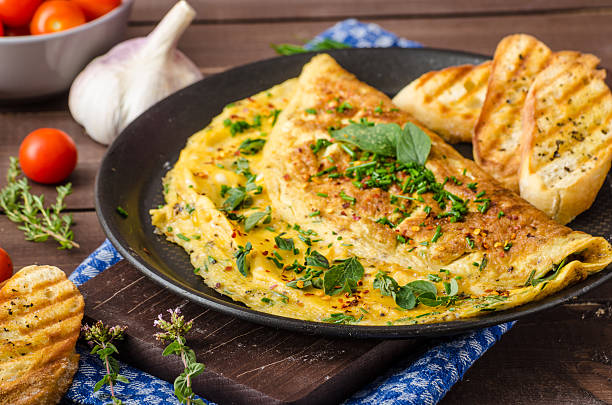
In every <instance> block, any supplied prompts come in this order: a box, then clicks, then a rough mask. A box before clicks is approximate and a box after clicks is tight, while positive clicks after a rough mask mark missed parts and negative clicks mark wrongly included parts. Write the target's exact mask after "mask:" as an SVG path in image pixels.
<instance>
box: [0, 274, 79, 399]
mask: <svg viewBox="0 0 612 405" xmlns="http://www.w3.org/2000/svg"><path fill="white" fill-rule="evenodd" d="M84 307H85V304H84V301H83V296H81V294H80V293H79V290H77V288H76V287H75V286H74V284H72V282H70V281H69V280H68V279H66V275H65V274H64V272H63V271H61V270H60V269H58V268H57V267H52V266H29V267H25V268H23V269H21V270H20V271H19V272H17V273H16V274H15V275H13V277H11V278H10V279H9V280H8V281H7V282H5V283H4V284H3V285H2V286H1V288H0V404H2V405H4V404H11V405H14V404H55V403H58V402H59V400H60V399H61V397H62V396H63V394H64V393H65V392H66V390H67V389H68V387H69V386H70V384H71V381H72V377H73V376H74V373H75V372H76V369H77V367H78V358H79V356H78V355H77V354H76V353H75V351H74V346H75V343H76V341H77V338H78V337H79V333H80V329H81V319H82V318H83V309H84Z"/></svg>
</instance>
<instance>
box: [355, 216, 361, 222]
mask: <svg viewBox="0 0 612 405" xmlns="http://www.w3.org/2000/svg"><path fill="white" fill-rule="evenodd" d="M360 219H361V217H360V216H358V215H353V220H354V221H359V220H360Z"/></svg>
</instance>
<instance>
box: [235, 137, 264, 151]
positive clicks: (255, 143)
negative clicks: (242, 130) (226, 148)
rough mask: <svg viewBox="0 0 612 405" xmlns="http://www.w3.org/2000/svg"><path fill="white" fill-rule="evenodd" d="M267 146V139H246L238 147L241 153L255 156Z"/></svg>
mask: <svg viewBox="0 0 612 405" xmlns="http://www.w3.org/2000/svg"><path fill="white" fill-rule="evenodd" d="M265 144H266V140H265V139H251V138H249V139H245V140H244V141H243V142H242V143H241V144H240V146H239V147H238V150H240V152H242V153H244V154H245V155H254V154H256V153H257V152H259V151H260V150H261V149H262V148H263V147H264V145H265Z"/></svg>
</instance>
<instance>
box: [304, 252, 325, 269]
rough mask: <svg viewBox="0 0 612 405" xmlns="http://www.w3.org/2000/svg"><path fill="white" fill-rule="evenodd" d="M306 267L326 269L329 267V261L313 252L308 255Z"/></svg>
mask: <svg viewBox="0 0 612 405" xmlns="http://www.w3.org/2000/svg"><path fill="white" fill-rule="evenodd" d="M306 265H307V266H312V267H323V268H325V269H326V268H328V267H329V261H327V258H326V257H325V256H323V255H322V254H321V253H319V252H317V251H316V250H313V251H312V252H311V253H310V256H308V257H307V258H306Z"/></svg>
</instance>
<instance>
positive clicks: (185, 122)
mask: <svg viewBox="0 0 612 405" xmlns="http://www.w3.org/2000/svg"><path fill="white" fill-rule="evenodd" d="M330 54H331V55H332V56H333V57H334V58H336V60H337V61H338V62H339V63H340V64H341V65H342V66H344V67H345V68H346V69H347V70H348V71H350V72H352V73H354V74H356V75H357V77H358V78H359V79H361V80H363V81H365V82H366V83H368V84H370V85H372V86H374V87H376V88H377V89H379V90H381V91H383V92H385V93H386V94H388V95H390V96H392V95H394V94H395V93H396V92H397V91H398V90H400V89H401V88H402V87H403V86H404V85H406V84H407V83H409V82H410V81H411V80H413V79H415V78H417V77H418V76H420V75H421V74H423V73H425V72H428V71H430V70H434V69H441V68H444V67H446V66H451V65H460V64H465V63H471V64H477V63H480V62H482V61H484V60H485V59H487V58H486V57H485V56H481V55H474V54H468V53H463V52H454V51H446V50H438V49H397V48H396V49H349V50H338V51H332V52H330ZM312 56H313V54H312V53H307V54H300V55H294V56H285V57H280V58H274V59H268V60H264V61H261V62H256V63H252V64H249V65H246V66H241V67H238V68H235V69H232V70H229V71H227V72H224V73H221V74H218V75H215V76H210V77H208V78H206V79H204V80H202V81H200V82H198V83H195V84H193V85H192V86H190V87H187V88H185V89H183V90H181V91H179V92H177V93H175V94H173V95H172V96H170V97H168V98H166V99H165V100H163V101H161V102H160V103H158V104H156V105H154V106H153V107H151V109H149V110H148V111H146V112H145V113H144V114H142V116H140V117H139V118H138V119H136V120H135V121H134V122H133V123H132V124H131V125H130V126H129V127H128V128H126V129H125V130H124V131H123V133H122V134H121V135H120V136H119V137H118V138H117V139H116V141H115V142H114V143H113V144H112V145H111V146H110V148H109V150H108V152H107V154H106V156H105V158H104V160H103V162H102V166H101V168H100V172H99V173H98V177H97V181H96V210H97V213H98V217H99V219H100V222H101V224H102V228H103V229H104V231H105V232H106V235H107V236H108V238H109V239H110V240H111V242H112V243H113V245H115V247H116V248H117V249H118V250H119V252H120V253H121V254H122V255H123V257H125V258H126V259H127V260H128V261H129V262H130V263H132V264H133V265H134V266H135V267H136V268H138V269H139V270H140V271H142V272H143V273H144V274H145V275H147V276H148V277H150V278H151V279H152V280H153V281H155V282H156V283H158V284H160V285H162V286H164V287H166V288H168V289H170V290H171V291H173V292H175V293H177V294H179V295H181V296H183V297H185V298H187V299H189V300H191V301H194V302H197V303H199V304H201V305H203V306H206V307H210V308H213V309H215V310H218V311H222V312H225V313H228V314H231V315H234V316H236V317H238V318H241V319H245V320H247V321H252V322H256V323H259V324H262V325H267V326H271V327H275V328H283V329H289V330H293V331H300V332H306V333H315V334H322V335H333V336H342V337H357V338H407V337H416V336H442V335H452V334H457V333H460V332H466V331H470V330H473V329H477V328H482V327H485V326H489V325H494V324H499V323H502V322H507V321H511V320H514V319H518V318H520V317H523V316H526V315H529V314H532V313H535V312H538V311H541V310H544V309H547V308H550V307H553V306H555V305H558V304H560V303H562V302H564V301H567V300H569V299H570V298H571V297H574V296H577V295H580V294H582V293H584V292H586V291H588V290H590V289H591V288H594V287H596V286H598V285H600V284H602V283H603V282H604V281H606V280H608V279H610V278H612V268H607V269H605V270H604V271H602V272H600V273H598V274H596V275H594V276H591V277H589V278H588V279H586V280H584V281H582V282H580V283H578V284H575V285H574V286H572V287H570V288H567V289H565V290H563V291H561V292H559V293H557V294H555V295H553V296H550V297H548V298H546V299H543V300H541V301H537V302H533V303H530V304H527V305H524V306H521V307H518V308H514V309H510V310H506V311H502V312H498V313H492V314H490V315H485V316H483V317H480V318H474V319H468V320H462V321H453V322H446V323H435V324H425V325H402V326H359V325H335V324H328V323H320V322H307V321H302V320H297V319H292V318H286V317H281V316H275V315H270V314H266V313H263V312H258V311H254V310H252V309H249V308H247V307H246V306H244V305H242V304H239V303H235V302H233V301H232V300H231V299H230V298H228V297H225V296H222V295H220V294H218V293H217V292H216V291H214V290H213V289H211V288H209V287H207V286H206V285H205V284H204V283H203V282H202V280H201V279H200V278H199V277H197V276H195V275H194V274H193V268H192V266H191V264H190V262H189V258H188V256H187V254H186V253H185V251H183V249H182V248H180V247H179V246H177V245H174V244H171V243H169V242H167V241H166V240H165V239H164V238H163V237H161V236H158V235H156V234H154V233H153V226H152V225H151V220H150V218H149V214H148V211H149V209H150V208H152V207H156V206H157V205H158V204H161V203H162V187H161V184H162V183H161V179H162V177H163V176H164V174H165V173H166V172H167V171H168V170H169V169H170V167H171V166H172V165H173V164H174V162H176V160H177V158H178V155H179V152H180V150H181V149H182V148H183V146H184V145H185V141H186V140H187V138H188V137H189V136H191V135H192V134H194V133H195V132H197V131H198V130H200V129H202V128H204V127H205V126H206V125H207V124H208V123H209V122H210V120H211V119H212V118H213V117H215V116H216V115H218V114H219V113H220V112H221V111H222V109H223V107H224V106H225V105H226V104H228V103H230V102H232V101H236V100H239V99H242V98H245V97H248V96H250V95H253V94H255V93H257V92H259V91H261V90H264V89H267V88H270V87H272V86H273V85H275V84H278V83H280V82H282V81H284V80H286V79H289V78H291V77H296V76H298V75H299V73H300V71H301V69H302V66H303V65H304V64H305V63H306V62H307V61H308V60H310V58H311V57H312ZM458 149H459V150H460V151H461V152H462V153H464V155H467V156H469V157H471V148H470V147H469V145H463V147H461V145H460V147H459V148H458ZM611 187H612V182H611V179H610V176H608V179H607V180H606V182H605V184H604V185H603V187H602V189H601V192H600V193H599V195H598V197H597V201H596V202H595V203H594V205H593V207H592V208H591V209H590V210H589V211H587V212H585V213H584V214H582V215H581V216H580V217H579V218H577V219H576V220H575V221H574V222H573V223H572V224H571V226H572V227H573V228H574V229H578V230H582V231H585V232H589V233H591V234H593V235H603V236H604V237H606V238H607V239H608V240H612V193H611ZM118 206H121V207H123V208H124V209H125V210H126V211H127V212H128V213H129V216H128V217H127V218H123V217H121V216H120V215H119V214H118V213H117V210H116V209H117V207H118Z"/></svg>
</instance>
